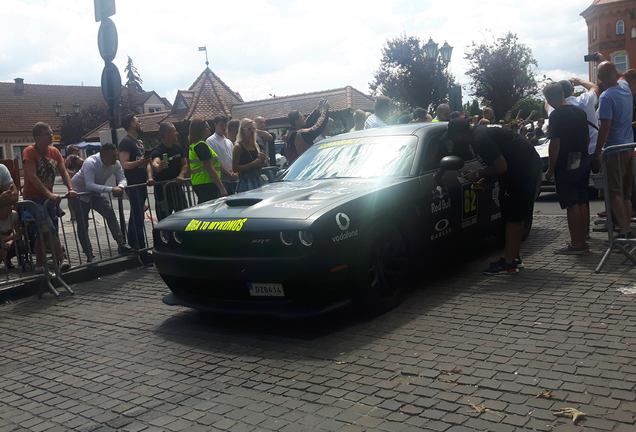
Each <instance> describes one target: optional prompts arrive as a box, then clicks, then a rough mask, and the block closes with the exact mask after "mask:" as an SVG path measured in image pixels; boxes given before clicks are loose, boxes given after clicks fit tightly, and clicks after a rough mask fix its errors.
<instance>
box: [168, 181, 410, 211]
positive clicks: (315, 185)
mask: <svg viewBox="0 0 636 432" xmlns="http://www.w3.org/2000/svg"><path fill="white" fill-rule="evenodd" d="M406 180H407V179H404V178H402V179H386V178H382V179H377V178H376V179H333V180H312V181H297V182H296V181H294V182H278V183H270V184H267V185H265V186H263V187H261V188H259V189H255V190H252V191H249V192H242V193H239V194H236V195H232V196H229V197H224V198H220V199H217V200H214V201H210V202H209V203H205V204H201V205H198V206H195V207H192V208H189V209H186V210H183V211H180V212H178V213H175V214H174V215H172V216H169V219H171V220H175V219H192V218H195V219H235V218H250V219H309V218H311V217H312V216H313V215H314V214H316V213H318V212H320V211H322V210H324V209H327V208H329V207H331V206H333V205H336V204H339V203H342V202H344V201H349V200H351V199H354V198H357V197H359V196H362V195H365V194H367V193H370V192H374V191H377V190H380V189H384V188H386V187H389V186H392V185H394V184H397V183H400V182H404V181H406Z"/></svg>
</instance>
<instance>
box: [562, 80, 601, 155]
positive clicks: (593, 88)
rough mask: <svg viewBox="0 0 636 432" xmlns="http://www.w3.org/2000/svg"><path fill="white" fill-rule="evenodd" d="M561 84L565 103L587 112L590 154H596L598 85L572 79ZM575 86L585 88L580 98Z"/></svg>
mask: <svg viewBox="0 0 636 432" xmlns="http://www.w3.org/2000/svg"><path fill="white" fill-rule="evenodd" d="M559 84H561V87H563V93H564V95H565V103H566V104H568V105H572V106H575V107H578V108H580V109H582V110H583V111H585V115H586V116H587V128H588V130H589V133H590V145H589V147H588V153H589V154H594V151H595V150H596V140H597V139H598V115H597V113H596V105H597V104H598V97H599V95H600V93H601V91H600V89H599V88H598V86H597V85H596V84H593V83H591V82H588V81H585V80H582V79H579V78H571V79H570V80H569V81H567V80H564V81H560V82H559ZM574 86H581V87H583V88H585V92H584V93H581V94H580V95H579V96H574V95H573V94H574Z"/></svg>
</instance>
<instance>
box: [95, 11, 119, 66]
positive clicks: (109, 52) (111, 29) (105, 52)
mask: <svg viewBox="0 0 636 432" xmlns="http://www.w3.org/2000/svg"><path fill="white" fill-rule="evenodd" d="M117 42H118V39H117V27H116V26H115V23H114V22H113V21H112V20H111V19H110V18H105V19H104V20H103V21H102V23H101V25H100V26H99V32H98V33H97V46H98V47H99V55H101V56H102V58H103V59H104V61H105V62H107V63H108V62H111V61H113V59H114V58H115V55H116V54H117Z"/></svg>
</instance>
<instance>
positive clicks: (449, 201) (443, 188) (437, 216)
mask: <svg viewBox="0 0 636 432" xmlns="http://www.w3.org/2000/svg"><path fill="white" fill-rule="evenodd" d="M444 137H445V135H444V133H443V131H440V132H438V133H429V134H428V135H427V137H426V138H427V139H426V141H425V142H424V146H425V151H424V155H423V158H422V168H421V170H422V177H421V188H422V191H423V204H422V208H421V215H420V223H421V224H422V225H421V228H422V236H423V242H424V243H425V244H426V245H427V249H428V250H430V251H432V252H433V253H435V254H437V253H439V252H441V251H443V250H445V249H452V248H454V246H455V243H456V241H457V240H458V239H459V238H460V237H461V223H462V209H463V207H462V205H463V204H462V203H463V195H462V190H463V189H462V184H461V180H460V177H461V172H460V171H446V172H442V171H440V169H439V168H440V161H441V159H442V158H443V157H444V156H447V155H448V150H447V145H446V142H445V141H444Z"/></svg>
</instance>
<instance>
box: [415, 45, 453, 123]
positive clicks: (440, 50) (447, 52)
mask: <svg viewBox="0 0 636 432" xmlns="http://www.w3.org/2000/svg"><path fill="white" fill-rule="evenodd" d="M423 50H424V57H425V58H426V59H427V60H429V61H431V62H434V63H435V64H437V61H438V60H439V62H440V63H441V66H442V70H443V69H446V68H447V67H448V64H449V63H450V60H451V57H452V55H453V47H452V46H450V45H449V43H448V42H447V41H444V44H443V45H442V46H441V47H439V45H438V44H437V42H435V41H434V40H433V38H430V37H429V38H428V42H426V44H425V45H424V46H423ZM448 99H449V105H450V107H451V110H452V111H460V110H461V105H462V88H461V87H460V86H458V85H455V84H453V85H451V86H450V87H449V88H448Z"/></svg>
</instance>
